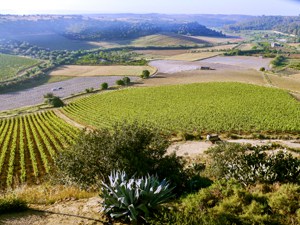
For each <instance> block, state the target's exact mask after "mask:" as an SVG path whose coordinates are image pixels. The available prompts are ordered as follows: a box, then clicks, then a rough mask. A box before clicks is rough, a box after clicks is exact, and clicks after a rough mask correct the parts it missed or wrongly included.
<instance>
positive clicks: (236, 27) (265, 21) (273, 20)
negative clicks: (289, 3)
mask: <svg viewBox="0 0 300 225" xmlns="http://www.w3.org/2000/svg"><path fill="white" fill-rule="evenodd" d="M225 28H226V29H228V30H230V31H241V30H276V31H280V32H283V33H288V34H293V35H298V36H300V16H259V17H254V18H251V19H248V20H246V21H243V22H239V23H236V24H233V25H228V26H226V27H225Z"/></svg>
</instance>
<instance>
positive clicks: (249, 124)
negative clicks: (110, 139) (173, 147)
mask: <svg viewBox="0 0 300 225" xmlns="http://www.w3.org/2000/svg"><path fill="white" fill-rule="evenodd" d="M63 111H64V112H65V113H66V114H67V115H68V116H70V117H71V118H73V119H75V120H78V121H80V122H82V123H84V124H87V125H92V126H95V127H109V126H111V124H113V123H115V122H119V121H123V120H127V121H129V122H131V121H134V120H138V121H140V122H142V123H146V124H153V125H154V126H157V127H160V128H162V129H164V130H166V131H170V132H175V133H177V132H178V131H195V130H196V131H200V132H231V131H233V132H237V131H240V132H245V133H250V132H273V133H281V132H287V133H289V132H290V133H299V131H300V104H299V102H297V101H296V100H295V99H293V98H292V97H291V96H290V95H289V94H288V93H287V92H285V91H283V90H279V89H274V88H266V87H260V86H255V85H250V84H240V83H202V84H190V85H177V86H163V87H150V88H129V89H124V90H118V91H114V92H110V93H105V94H98V95H93V96H90V97H88V98H84V99H80V100H78V101H75V102H74V103H71V104H69V106H67V107H65V108H63Z"/></svg>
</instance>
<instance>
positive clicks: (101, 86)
mask: <svg viewBox="0 0 300 225" xmlns="http://www.w3.org/2000/svg"><path fill="white" fill-rule="evenodd" d="M100 88H101V90H107V89H108V83H106V82H104V83H102V84H101V85H100Z"/></svg>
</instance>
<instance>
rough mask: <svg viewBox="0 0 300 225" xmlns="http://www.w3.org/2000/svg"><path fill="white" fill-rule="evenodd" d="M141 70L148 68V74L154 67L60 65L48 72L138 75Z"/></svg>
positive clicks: (60, 73)
mask: <svg viewBox="0 0 300 225" xmlns="http://www.w3.org/2000/svg"><path fill="white" fill-rule="evenodd" d="M143 70H149V71H150V74H153V73H155V72H156V69H155V68H153V67H150V66H119V65H114V66H77V65H76V66H75V65H72V66H62V67H59V68H58V69H56V70H54V71H52V72H51V73H50V76H51V77H54V76H72V77H74V76H83V77H87V76H140V75H141V74H142V71H143Z"/></svg>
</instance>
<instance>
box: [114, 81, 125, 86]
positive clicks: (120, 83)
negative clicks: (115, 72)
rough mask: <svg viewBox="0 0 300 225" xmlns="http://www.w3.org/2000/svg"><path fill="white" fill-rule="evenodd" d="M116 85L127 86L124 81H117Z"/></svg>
mask: <svg viewBox="0 0 300 225" xmlns="http://www.w3.org/2000/svg"><path fill="white" fill-rule="evenodd" d="M116 85H120V86H123V85H125V82H124V80H116Z"/></svg>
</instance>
